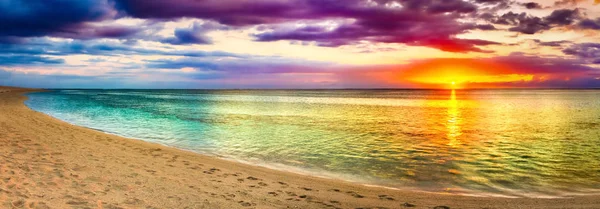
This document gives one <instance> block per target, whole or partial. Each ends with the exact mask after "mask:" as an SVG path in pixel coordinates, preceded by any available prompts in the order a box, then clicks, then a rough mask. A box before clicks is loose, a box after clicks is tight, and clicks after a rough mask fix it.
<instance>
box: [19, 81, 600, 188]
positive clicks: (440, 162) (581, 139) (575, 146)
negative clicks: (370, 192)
mask: <svg viewBox="0 0 600 209" xmlns="http://www.w3.org/2000/svg"><path fill="white" fill-rule="evenodd" d="M29 97H30V99H29V100H28V101H27V102H26V104H27V105H28V106H29V107H31V108H33V109H34V110H37V111H41V112H44V113H46V114H49V115H51V116H54V117H56V118H59V119H62V120H65V121H68V122H71V123H73V124H77V125H82V126H86V127H90V128H94V129H99V130H103V131H105V132H109V133H113V134H118V135H122V136H126V137H133V138H138V139H142V140H146V141H151V142H156V143H161V144H165V145H168V146H174V147H179V148H183V149H188V150H193V151H197V152H200V153H205V154H210V155H217V156H221V157H224V158H229V159H234V160H240V161H244V162H247V163H255V164H260V165H263V166H268V167H272V168H278V169H286V170H290V169H292V170H294V171H297V172H304V173H309V174H314V175H320V176H326V177H333V178H341V179H345V180H350V181H357V182H362V183H367V184H376V185H382V186H388V187H396V188H403V189H416V190H424V191H432V192H449V193H462V194H477V195H482V194H485V195H506V196H564V195H571V194H590V193H595V194H598V193H600V91H594V90H456V91H452V90H281V91H278V90H248V91H243V90H239V91H233V90H57V91H51V92H43V93H33V94H30V95H29Z"/></svg>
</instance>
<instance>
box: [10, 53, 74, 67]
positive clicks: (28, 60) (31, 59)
mask: <svg viewBox="0 0 600 209" xmlns="http://www.w3.org/2000/svg"><path fill="white" fill-rule="evenodd" d="M63 63H64V60H62V59H54V58H47V57H41V56H31V55H26V56H22V55H0V66H15V65H18V66H24V65H25V66H27V65H45V64H50V65H56V64H63Z"/></svg>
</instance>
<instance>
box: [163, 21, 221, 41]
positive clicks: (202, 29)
mask: <svg viewBox="0 0 600 209" xmlns="http://www.w3.org/2000/svg"><path fill="white" fill-rule="evenodd" d="M224 29H227V27H225V26H223V25H220V24H217V23H214V22H205V23H201V24H199V23H194V25H193V26H192V27H191V28H179V29H176V30H175V37H170V38H165V39H162V40H161V42H162V43H169V44H174V45H188V44H212V40H211V39H210V38H209V37H207V36H206V33H207V32H210V31H214V30H224Z"/></svg>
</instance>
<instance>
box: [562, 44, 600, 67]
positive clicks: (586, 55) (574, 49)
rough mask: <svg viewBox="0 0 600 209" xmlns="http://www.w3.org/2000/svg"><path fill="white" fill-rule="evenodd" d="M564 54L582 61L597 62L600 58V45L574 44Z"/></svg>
mask: <svg viewBox="0 0 600 209" xmlns="http://www.w3.org/2000/svg"><path fill="white" fill-rule="evenodd" d="M563 53H565V54H567V55H573V56H576V57H577V58H579V59H581V60H588V61H589V60H593V61H594V62H595V61H597V60H596V59H598V58H599V57H600V43H580V44H573V45H572V46H570V47H569V48H566V49H564V50H563Z"/></svg>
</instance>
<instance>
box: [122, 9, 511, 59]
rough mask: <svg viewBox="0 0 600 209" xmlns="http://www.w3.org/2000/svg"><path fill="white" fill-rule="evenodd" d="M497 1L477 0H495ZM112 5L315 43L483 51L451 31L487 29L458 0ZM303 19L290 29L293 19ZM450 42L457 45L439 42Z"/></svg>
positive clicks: (261, 36) (267, 36) (268, 37)
mask: <svg viewBox="0 0 600 209" xmlns="http://www.w3.org/2000/svg"><path fill="white" fill-rule="evenodd" d="M498 2H501V1H481V2H480V3H486V4H487V3H498ZM117 5H118V6H117V7H118V8H119V9H120V10H122V11H124V12H125V13H126V14H128V15H131V16H133V17H137V18H168V19H177V18H183V17H190V18H203V19H208V20H213V21H216V22H218V23H220V24H224V25H229V26H234V27H240V26H256V25H261V24H267V25H273V24H275V25H279V26H275V27H271V30H269V31H261V32H260V33H257V34H254V36H255V37H256V40H257V41H278V40H291V41H314V42H316V43H317V45H319V46H327V47H337V46H341V45H351V44H356V43H358V42H362V41H366V42H374V43H377V42H379V43H405V44H409V45H420V44H422V45H423V46H430V47H436V48H440V49H442V50H446V49H450V50H451V51H462V52H466V51H477V52H481V51H484V50H482V49H480V48H479V46H481V45H477V43H482V42H480V41H471V40H460V39H459V38H456V37H455V36H456V35H458V34H462V33H465V32H467V31H468V30H475V29H484V30H490V29H492V28H491V27H490V26H489V25H485V26H484V25H481V26H477V25H473V24H465V23H461V22H459V21H458V19H459V18H460V17H461V16H462V15H465V14H471V13H474V12H476V11H477V6H476V5H474V4H472V3H469V2H467V1H463V0H447V1H438V0H402V1H391V0H374V1H363V0H347V1H331V0H290V1H283V0H260V1H233V0H225V1H223V0H219V1H217V0H205V1H195V0H174V1H151V2H148V1H141V0H117ZM326 20H327V21H334V22H337V23H336V24H335V26H332V25H329V26H323V25H319V24H318V23H319V22H322V21H326ZM296 23H298V24H307V25H306V26H303V27H297V28H294V27H293V26H292V25H293V24H296ZM191 32H192V31H189V30H185V31H184V30H180V31H179V38H173V39H170V40H169V41H168V42H172V43H181V42H183V43H186V41H181V40H182V39H183V38H184V37H188V40H191V41H189V42H205V41H202V40H204V39H202V38H198V37H197V36H192V34H197V33H191ZM442 42H444V43H449V44H450V45H453V46H456V47H452V46H449V47H446V46H444V47H442V46H440V45H437V44H433V45H427V43H442Z"/></svg>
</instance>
